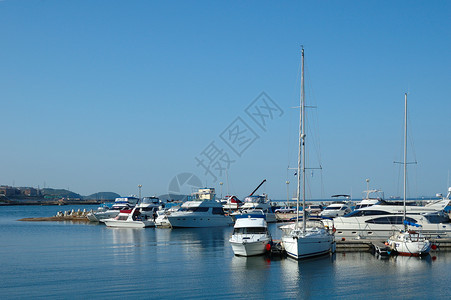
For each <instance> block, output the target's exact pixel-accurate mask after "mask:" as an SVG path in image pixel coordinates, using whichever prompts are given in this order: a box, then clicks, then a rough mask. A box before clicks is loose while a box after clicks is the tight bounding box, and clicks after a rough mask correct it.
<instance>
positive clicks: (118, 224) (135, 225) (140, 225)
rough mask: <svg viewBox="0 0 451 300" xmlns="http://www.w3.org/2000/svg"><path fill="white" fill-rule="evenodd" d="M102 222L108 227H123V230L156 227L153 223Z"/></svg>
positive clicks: (107, 220) (114, 220)
mask: <svg viewBox="0 0 451 300" xmlns="http://www.w3.org/2000/svg"><path fill="white" fill-rule="evenodd" d="M102 221H103V223H105V225H106V226H108V227H121V228H145V227H155V223H154V222H153V221H127V220H116V219H105V220H102Z"/></svg>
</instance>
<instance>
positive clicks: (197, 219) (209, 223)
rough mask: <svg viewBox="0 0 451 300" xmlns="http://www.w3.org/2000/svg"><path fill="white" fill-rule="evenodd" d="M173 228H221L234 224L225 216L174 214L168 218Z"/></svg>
mask: <svg viewBox="0 0 451 300" xmlns="http://www.w3.org/2000/svg"><path fill="white" fill-rule="evenodd" d="M168 220H169V223H170V224H171V226H172V228H200V227H221V226H230V225H232V224H233V221H232V218H230V217H229V216H224V215H216V216H215V215H206V216H199V215H197V216H189V215H177V214H175V213H174V214H172V215H169V216H168Z"/></svg>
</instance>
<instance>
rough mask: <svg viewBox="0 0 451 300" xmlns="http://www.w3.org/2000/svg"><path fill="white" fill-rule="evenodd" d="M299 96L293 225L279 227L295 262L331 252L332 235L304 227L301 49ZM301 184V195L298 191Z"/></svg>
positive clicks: (317, 225) (315, 226)
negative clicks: (300, 212) (300, 211)
mask: <svg viewBox="0 0 451 300" xmlns="http://www.w3.org/2000/svg"><path fill="white" fill-rule="evenodd" d="M301 53H302V54H301V61H302V64H301V95H300V113H299V145H298V146H299V149H298V165H297V190H296V221H295V222H294V224H289V225H286V226H282V227H280V228H281V229H282V230H283V231H284V235H283V236H282V244H283V247H284V248H285V251H286V252H287V254H288V256H290V257H293V258H295V259H300V258H306V257H312V256H317V255H321V254H326V253H329V252H330V251H335V240H334V235H333V233H332V232H330V231H329V230H328V229H326V228H325V227H324V225H323V224H322V222H316V223H315V224H312V225H313V226H310V227H307V225H308V224H307V215H306V212H305V194H306V193H305V181H306V173H305V170H306V166H305V165H306V155H305V146H306V145H305V144H306V134H305V132H306V122H305V108H306V105H305V93H304V48H302V52H301ZM301 181H302V191H301ZM301 193H302V204H303V209H302V226H300V222H299V202H300V198H301Z"/></svg>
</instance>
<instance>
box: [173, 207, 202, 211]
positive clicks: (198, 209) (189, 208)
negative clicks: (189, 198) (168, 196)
mask: <svg viewBox="0 0 451 300" xmlns="http://www.w3.org/2000/svg"><path fill="white" fill-rule="evenodd" d="M179 211H191V212H207V211H208V207H181V208H180V209H179Z"/></svg>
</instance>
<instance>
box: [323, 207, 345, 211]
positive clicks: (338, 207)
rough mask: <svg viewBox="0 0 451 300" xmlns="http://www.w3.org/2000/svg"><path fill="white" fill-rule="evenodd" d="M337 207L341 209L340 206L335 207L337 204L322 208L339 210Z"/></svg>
mask: <svg viewBox="0 0 451 300" xmlns="http://www.w3.org/2000/svg"><path fill="white" fill-rule="evenodd" d="M339 209H342V208H341V207H337V206H328V207H326V208H325V209H324V210H339Z"/></svg>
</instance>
